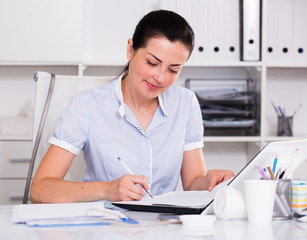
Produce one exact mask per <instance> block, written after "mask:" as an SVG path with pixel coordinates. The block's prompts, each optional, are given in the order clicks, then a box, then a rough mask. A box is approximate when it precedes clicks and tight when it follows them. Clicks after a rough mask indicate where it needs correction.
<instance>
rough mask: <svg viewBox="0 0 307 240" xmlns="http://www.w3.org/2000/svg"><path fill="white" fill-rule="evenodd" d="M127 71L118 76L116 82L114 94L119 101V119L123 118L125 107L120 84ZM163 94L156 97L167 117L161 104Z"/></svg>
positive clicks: (164, 112) (165, 113)
mask: <svg viewBox="0 0 307 240" xmlns="http://www.w3.org/2000/svg"><path fill="white" fill-rule="evenodd" d="M127 73H128V72H127V71H126V72H124V73H123V74H122V75H120V77H119V78H118V79H117V80H116V94H117V97H118V99H119V101H120V106H119V108H118V112H119V114H120V116H121V117H123V116H124V115H125V105H124V97H123V92H122V85H121V82H122V79H123V78H124V77H125V76H126V75H127ZM162 95H163V93H162V94H161V95H159V96H158V100H159V106H160V108H161V110H162V112H163V114H164V115H165V116H168V114H167V112H166V111H165V108H164V104H163V96H162Z"/></svg>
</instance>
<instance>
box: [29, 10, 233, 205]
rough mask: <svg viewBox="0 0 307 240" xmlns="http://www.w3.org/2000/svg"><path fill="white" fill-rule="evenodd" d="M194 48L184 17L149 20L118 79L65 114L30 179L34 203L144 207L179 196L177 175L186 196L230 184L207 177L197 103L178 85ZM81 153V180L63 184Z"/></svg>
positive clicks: (223, 176)
mask: <svg viewBox="0 0 307 240" xmlns="http://www.w3.org/2000/svg"><path fill="white" fill-rule="evenodd" d="M193 47H194V34H193V31H192V29H191V27H190V26H189V24H188V23H187V22H186V21H185V19H184V18H182V17H181V16H179V15H178V14H176V13H174V12H171V11H165V10H158V11H153V12H150V13H148V14H147V15H145V16H144V17H143V18H142V19H141V20H140V22H139V23H138V25H137V27H136V29H135V32H134V35H133V37H132V39H129V40H128V45H127V59H128V61H129V63H128V64H127V66H126V68H125V71H124V72H123V73H122V74H121V76H119V77H118V78H117V79H116V80H114V81H112V82H111V83H109V84H107V85H104V86H102V87H100V88H96V89H92V90H90V91H86V92H83V93H80V94H77V95H76V96H74V97H73V98H72V99H71V101H70V103H69V105H68V106H67V107H66V110H65V111H64V113H63V115H62V117H61V119H60V121H59V122H58V123H57V126H56V130H55V133H54V135H53V136H52V137H51V138H50V140H49V142H50V143H51V146H50V148H49V150H48V152H47V153H46V155H45V157H44V158H43V160H42V161H41V164H40V166H39V168H38V170H37V172H36V175H35V177H34V179H33V183H32V188H31V201H32V202H33V203H37V202H78V201H94V200H99V199H106V200H109V201H119V200H139V199H141V198H142V197H143V196H145V195H146V191H145V190H144V189H146V190H149V189H150V192H151V194H153V195H158V194H163V193H166V192H169V191H174V190H175V189H176V186H177V183H178V179H179V176H180V175H181V178H182V184H183V188H184V190H205V189H209V190H211V189H212V188H213V187H215V186H216V185H217V184H219V183H220V182H223V181H225V180H227V179H229V178H230V177H232V176H233V175H234V174H233V172H232V171H225V170H210V171H207V170H206V167H205V162H204V157H203V152H202V147H203V125H202V116H201V112H200V107H199V103H198V101H197V99H196V96H195V94H194V93H193V92H192V91H190V90H188V89H186V88H182V87H178V86H174V85H173V83H174V82H175V81H176V80H177V78H178V76H179V74H180V71H181V69H182V67H183V65H184V64H185V62H186V61H187V60H188V58H189V56H190V55H191V52H192V50H193ZM80 150H83V152H84V159H85V161H86V172H85V174H84V177H83V180H84V181H83V182H70V181H64V180H63V179H64V177H65V174H66V172H67V170H68V169H69V167H70V165H71V163H72V161H73V159H74V156H75V155H77V154H79V152H80ZM117 159H122V160H123V161H124V162H125V165H127V166H129V169H131V173H132V172H133V173H134V174H136V175H133V174H129V172H127V169H126V168H125V167H123V165H122V164H121V163H120V162H119V161H118V160H117Z"/></svg>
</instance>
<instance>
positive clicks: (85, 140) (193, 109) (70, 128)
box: [49, 76, 203, 195]
mask: <svg viewBox="0 0 307 240" xmlns="http://www.w3.org/2000/svg"><path fill="white" fill-rule="evenodd" d="M121 78H122V76H121V77H119V78H118V79H117V80H114V81H112V82H110V83H109V84H106V85H104V86H102V87H99V88H95V89H92V90H89V91H85V92H82V93H79V94H77V95H75V96H74V97H72V99H71V101H70V103H69V104H68V106H67V107H66V109H65V111H64V113H63V115H62V117H61V118H60V120H59V121H58V123H57V126H56V130H55V133H54V135H53V136H52V137H51V138H50V139H49V142H50V143H51V144H54V145H57V146H59V147H62V148H64V149H66V150H68V151H70V152H72V153H74V154H75V155H78V154H79V153H80V150H83V152H84V159H85V161H86V171H85V174H84V177H83V180H84V181H112V180H114V179H117V178H119V177H121V176H123V175H124V174H128V173H127V170H126V169H125V168H124V167H123V166H122V165H121V164H120V162H119V161H118V160H117V159H118V157H120V158H121V159H122V160H123V161H124V162H125V163H126V165H128V166H129V168H130V169H131V170H132V171H133V172H134V174H136V175H146V176H147V181H148V184H149V186H150V187H151V189H150V191H151V193H152V194H154V195H158V194H162V193H165V192H169V191H174V190H175V189H176V186H177V182H178V179H179V175H180V170H181V164H182V157H183V152H184V151H188V150H192V149H197V148H201V147H203V124H202V117H201V112H200V107H199V103H198V101H197V99H196V96H195V94H194V92H192V91H190V90H188V89H186V88H183V87H178V86H172V87H170V88H169V89H168V90H167V91H165V92H164V93H163V94H161V95H160V96H159V107H158V108H157V110H156V112H155V114H154V117H153V119H152V121H151V123H150V124H149V126H148V128H147V129H146V131H144V130H143V129H142V128H141V127H140V125H139V123H138V121H137V119H136V117H135V116H134V114H133V113H132V111H131V110H130V109H129V108H128V106H127V105H126V104H125V103H124V102H123V95H122V91H121V84H120V83H121Z"/></svg>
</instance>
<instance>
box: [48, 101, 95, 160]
mask: <svg viewBox="0 0 307 240" xmlns="http://www.w3.org/2000/svg"><path fill="white" fill-rule="evenodd" d="M86 103H87V99H84V98H82V95H81V96H74V97H72V98H71V100H70V102H69V104H68V105H67V107H66V108H65V110H64V112H63V114H62V116H61V118H60V119H59V121H58V122H57V124H56V127H55V133H54V135H53V136H52V137H51V138H50V139H49V143H51V144H54V145H56V146H59V147H61V148H64V149H66V150H67V151H70V152H72V153H73V154H75V155H78V154H79V153H80V150H81V149H82V148H83V147H84V145H85V144H86V142H87V138H88V128H89V123H88V119H89V115H88V111H87V107H86Z"/></svg>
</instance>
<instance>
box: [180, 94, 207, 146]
mask: <svg viewBox="0 0 307 240" xmlns="http://www.w3.org/2000/svg"><path fill="white" fill-rule="evenodd" d="M203 135H204V127H203V120H202V115H201V111H200V106H199V102H198V100H197V98H196V96H195V94H194V93H193V97H192V98H191V104H190V108H189V111H188V119H187V126H186V136H185V144H184V151H189V150H193V149H197V148H202V147H203V146H204V141H203Z"/></svg>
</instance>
